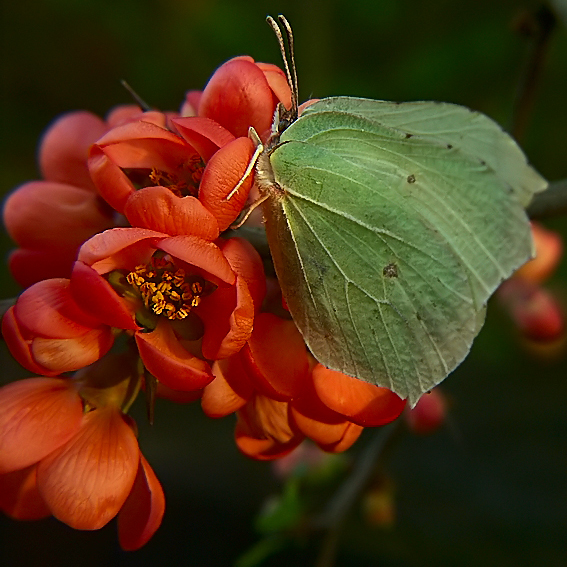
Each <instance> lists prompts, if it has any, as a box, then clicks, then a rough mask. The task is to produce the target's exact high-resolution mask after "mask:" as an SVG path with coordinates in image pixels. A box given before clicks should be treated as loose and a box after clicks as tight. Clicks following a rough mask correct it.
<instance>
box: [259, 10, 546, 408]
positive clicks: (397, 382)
mask: <svg viewBox="0 0 567 567" xmlns="http://www.w3.org/2000/svg"><path fill="white" fill-rule="evenodd" d="M278 19H279V22H280V23H281V25H282V27H283V30H284V32H285V34H286V36H287V44H288V51H289V59H288V57H287V53H286V48H285V43H284V40H283V35H282V28H280V26H279V25H278V23H276V21H275V20H274V19H273V18H271V17H268V22H269V24H270V25H271V26H272V28H273V30H274V32H275V33H276V36H277V38H278V42H279V45H280V50H281V53H282V57H283V61H284V67H285V71H286V76H287V79H288V83H289V86H290V89H291V92H292V104H291V108H290V109H286V108H284V107H283V105H281V104H280V105H279V107H278V109H277V110H276V113H275V117H274V123H273V126H272V133H271V136H270V138H269V139H268V140H267V142H266V143H265V144H262V143H261V142H260V140H259V138H258V136H257V135H254V133H252V137H253V138H254V139H255V141H256V143H257V152H256V156H255V159H254V163H253V165H251V167H254V168H255V180H256V183H257V185H258V187H259V189H260V193H261V195H262V197H261V200H262V201H263V212H264V217H265V229H266V235H267V240H268V244H269V247H270V251H271V255H272V259H273V263H274V267H275V271H276V274H277V277H278V280H279V283H280V286H281V290H282V294H283V297H284V299H285V301H286V304H287V306H288V308H289V311H290V313H291V316H292V317H293V320H294V321H295V323H296V325H297V327H298V328H299V330H300V332H301V334H302V335H303V337H304V339H305V342H306V344H307V346H308V348H309V349H310V351H311V352H312V354H313V355H314V356H315V358H316V359H317V360H318V361H319V362H321V363H322V364H324V365H325V366H327V367H329V368H331V369H334V370H338V371H340V372H343V373H345V374H348V375H350V376H354V377H356V378H358V379H361V380H365V381H367V382H370V383H372V384H376V385H378V386H383V387H387V388H390V389H391V390H393V391H394V392H396V393H397V394H398V395H399V396H401V397H402V398H408V399H409V402H410V403H411V404H412V405H413V404H415V403H416V402H417V400H418V399H419V397H420V396H421V395H422V394H423V393H425V392H427V391H429V390H430V389H431V388H432V387H434V386H435V385H437V384H438V383H439V382H441V381H442V380H443V379H444V378H445V377H446V376H447V375H448V374H449V373H450V372H451V371H452V370H454V369H455V368H456V367H457V366H458V365H459V364H460V363H461V362H462V360H463V359H464V358H465V357H466V355H467V354H468V352H469V350H470V347H471V345H472V342H473V340H474V338H475V337H476V336H477V334H478V333H479V331H480V329H481V327H482V325H483V323H484V318H485V311H486V303H487V300H488V299H489V297H490V296H491V295H492V293H493V292H494V291H495V289H496V288H497V287H498V285H499V284H500V283H501V282H502V281H503V280H504V279H506V278H508V277H509V276H510V275H511V274H512V273H513V272H514V271H515V270H516V269H517V268H518V267H519V266H521V265H522V264H523V263H525V262H526V261H527V260H528V259H529V258H531V257H532V256H533V244H532V239H531V231H530V225H529V221H528V218H527V216H526V213H525V207H526V206H527V205H528V204H529V202H530V200H531V199H532V196H533V195H534V194H535V193H537V192H539V191H542V190H543V189H545V188H546V186H547V182H546V181H545V179H543V177H541V176H540V175H539V174H538V173H537V172H536V171H535V169H533V168H532V167H531V166H530V165H529V164H528V163H527V160H526V157H525V155H524V154H523V152H522V150H521V149H520V148H519V147H518V145H517V144H516V142H515V141H514V140H513V139H512V138H511V137H510V136H509V135H508V134H506V133H505V132H504V131H503V130H502V129H501V127H500V126H499V125H498V124H497V123H495V122H494V121H492V120H491V119H490V118H488V117H487V116H485V115H483V114H481V113H479V112H476V111H472V110H470V109H468V108H465V107H463V106H458V105H455V104H449V103H439V102H405V103H397V102H387V101H382V100H369V99H363V98H353V97H331V98H324V99H321V100H319V101H317V102H315V103H313V104H311V105H309V106H307V107H306V108H305V109H304V110H303V112H302V113H301V114H300V115H299V113H298V87H297V74H296V71H295V62H294V54H293V34H292V30H291V27H290V25H289V23H288V22H287V20H286V19H285V18H284V17H283V16H279V17H278Z"/></svg>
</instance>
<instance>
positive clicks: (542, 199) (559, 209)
mask: <svg viewBox="0 0 567 567" xmlns="http://www.w3.org/2000/svg"><path fill="white" fill-rule="evenodd" d="M527 213H528V216H529V217H530V218H531V219H545V218H549V217H557V216H560V215H567V179H562V180H560V181H554V182H552V183H550V184H549V187H548V188H547V189H546V190H545V191H543V192H541V193H537V194H536V195H535V196H534V198H533V200H532V202H531V203H530V205H529V207H528V208H527Z"/></svg>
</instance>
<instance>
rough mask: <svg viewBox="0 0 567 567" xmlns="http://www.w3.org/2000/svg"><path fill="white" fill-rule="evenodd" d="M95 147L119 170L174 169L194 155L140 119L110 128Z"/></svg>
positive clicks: (162, 130)
mask: <svg viewBox="0 0 567 567" xmlns="http://www.w3.org/2000/svg"><path fill="white" fill-rule="evenodd" d="M96 146H97V147H98V148H100V149H102V151H103V152H104V154H105V155H107V156H108V157H109V159H110V160H111V161H112V163H114V164H115V165H116V166H117V167H119V168H144V169H145V168H153V167H155V168H157V169H162V170H176V169H177V168H179V167H180V166H181V165H183V164H184V163H185V161H186V160H187V158H189V157H192V156H194V155H195V151H194V149H193V148H192V147H191V146H189V145H188V144H187V143H186V142H185V140H183V138H181V137H179V136H178V135H177V134H174V133H173V132H170V131H169V130H167V129H166V128H164V127H162V126H158V125H156V124H154V123H152V122H147V121H145V120H143V119H142V120H138V121H136V122H128V123H127V124H124V125H122V126H118V127H116V128H113V129H112V130H110V131H109V132H108V133H107V134H106V135H105V136H103V137H102V138H100V139H99V140H98V141H97V143H96Z"/></svg>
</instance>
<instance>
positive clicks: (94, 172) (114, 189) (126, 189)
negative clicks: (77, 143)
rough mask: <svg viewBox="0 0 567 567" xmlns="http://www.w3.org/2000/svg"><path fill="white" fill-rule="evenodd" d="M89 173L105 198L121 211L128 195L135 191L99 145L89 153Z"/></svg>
mask: <svg viewBox="0 0 567 567" xmlns="http://www.w3.org/2000/svg"><path fill="white" fill-rule="evenodd" d="M88 165H89V173H90V176H91V178H92V180H93V181H94V183H95V185H96V187H97V189H98V191H99V193H100V195H101V196H102V197H103V199H104V200H105V201H106V202H107V203H108V204H109V205H110V206H111V207H112V208H113V209H116V210H117V211H118V212H119V213H121V212H122V211H123V210H124V205H125V204H126V201H127V200H128V197H129V196H130V195H132V193H134V191H135V188H134V185H133V184H132V182H131V181H130V180H129V179H128V177H127V176H126V175H125V174H124V172H123V171H122V170H121V169H120V168H119V167H117V166H116V165H115V164H114V163H113V162H112V160H111V159H110V158H109V157H108V156H107V155H106V154H105V153H104V151H103V150H102V149H101V148H99V147H98V146H96V145H94V146H93V147H92V148H91V151H90V153H89V160H88Z"/></svg>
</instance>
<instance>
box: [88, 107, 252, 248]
mask: <svg viewBox="0 0 567 567" xmlns="http://www.w3.org/2000/svg"><path fill="white" fill-rule="evenodd" d="M253 152H254V145H253V143H252V141H251V140H249V139H248V138H240V139H235V137H234V136H233V135H232V134H231V133H230V132H229V131H228V130H226V129H225V128H223V127H222V126H220V125H219V124H217V123H216V122H214V121H213V120H211V119H209V118H198V117H188V118H175V119H172V120H168V119H167V117H166V116H165V115H163V114H161V115H160V114H159V113H156V112H153V113H146V114H145V115H143V116H142V117H141V118H140V119H139V120H137V121H136V122H129V123H127V124H123V125H121V126H119V127H117V128H114V129H113V130H111V131H110V132H108V133H107V134H106V135H104V136H103V137H102V138H101V139H100V140H98V141H97V143H96V144H94V145H93V147H92V148H91V152H90V158H89V169H90V174H91V177H92V179H93V181H94V183H95V185H96V186H97V188H98V190H99V192H100V194H101V195H102V196H103V197H104V199H105V200H106V201H107V202H108V203H109V204H110V205H111V206H112V207H113V208H114V209H116V210H117V211H119V212H121V213H123V214H124V215H125V216H126V218H127V219H128V221H129V222H130V224H132V225H133V226H136V227H142V228H150V229H152V230H156V231H159V232H164V233H167V234H170V235H177V234H195V230H196V227H198V226H199V225H200V224H204V225H210V224H211V221H214V220H215V219H216V220H217V222H218V226H215V228H216V233H215V234H212V235H209V236H208V238H209V239H210V240H214V239H215V238H216V237H217V236H218V234H219V231H223V230H225V229H226V228H228V226H229V225H230V224H231V223H232V222H233V221H234V219H235V218H236V217H237V216H238V214H239V213H240V210H241V209H242V207H243V205H244V203H245V202H246V198H247V196H248V192H249V190H250V187H251V185H252V179H251V178H250V179H249V180H247V181H246V182H245V183H244V184H243V185H242V186H241V187H240V189H239V190H238V192H237V193H236V194H235V195H233V196H232V197H231V199H230V200H228V201H227V200H226V199H225V197H226V196H227V195H228V194H229V193H230V192H231V191H232V189H233V188H234V187H235V186H236V185H237V183H238V181H239V180H240V178H241V176H242V175H243V173H244V171H245V169H246V167H247V165H248V162H249V161H250V158H251V157H252V154H253Z"/></svg>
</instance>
